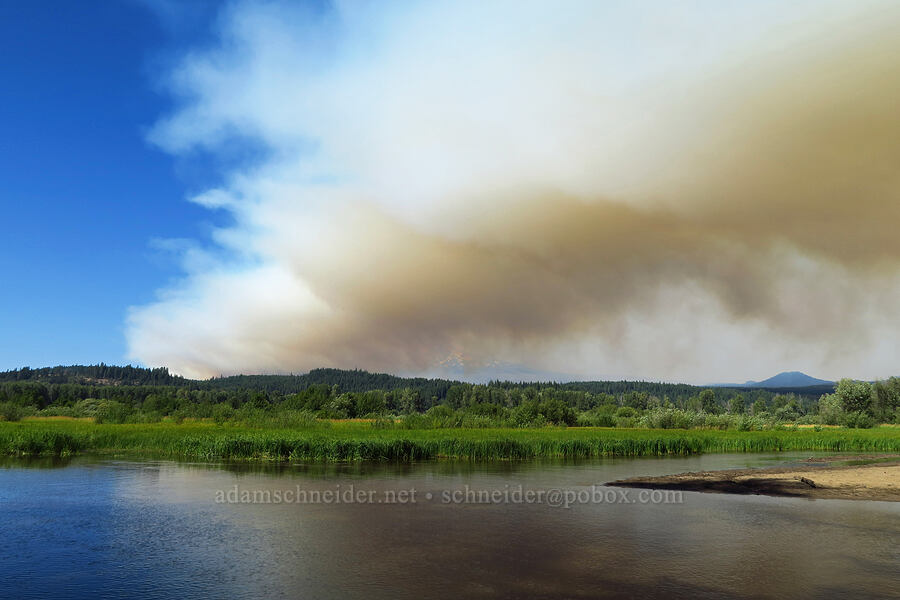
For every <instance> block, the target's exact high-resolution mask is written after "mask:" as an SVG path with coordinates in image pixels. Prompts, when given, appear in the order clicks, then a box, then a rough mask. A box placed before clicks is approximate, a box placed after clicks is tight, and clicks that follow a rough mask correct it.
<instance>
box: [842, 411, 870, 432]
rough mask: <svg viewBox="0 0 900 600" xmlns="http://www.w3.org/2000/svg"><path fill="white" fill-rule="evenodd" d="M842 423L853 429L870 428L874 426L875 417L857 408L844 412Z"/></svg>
mask: <svg viewBox="0 0 900 600" xmlns="http://www.w3.org/2000/svg"><path fill="white" fill-rule="evenodd" d="M844 424H845V425H846V426H847V427H852V428H853V429H871V428H872V427H874V426H875V419H873V418H872V416H871V415H869V414H868V413H865V412H863V411H861V410H857V411H853V412H848V413H847V414H846V416H845V417H844Z"/></svg>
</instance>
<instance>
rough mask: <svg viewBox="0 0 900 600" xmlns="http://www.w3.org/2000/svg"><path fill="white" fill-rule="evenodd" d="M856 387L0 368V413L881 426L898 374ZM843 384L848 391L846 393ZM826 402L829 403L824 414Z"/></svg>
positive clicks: (897, 391)
mask: <svg viewBox="0 0 900 600" xmlns="http://www.w3.org/2000/svg"><path fill="white" fill-rule="evenodd" d="M847 381H849V380H847ZM857 383H859V384H860V385H865V386H868V387H867V388H866V390H867V391H866V392H864V393H863V395H865V394H867V395H868V397H870V399H871V402H864V401H858V402H857V401H856V400H853V399H852V398H851V399H850V400H847V401H843V400H842V401H841V402H839V403H838V404H835V403H834V402H831V404H829V403H828V402H830V401H829V400H828V399H829V398H831V397H832V396H834V394H831V392H834V391H835V390H834V387H833V386H815V387H812V388H791V389H789V390H779V389H765V388H721V387H719V388H705V389H704V388H702V387H698V386H693V385H687V384H673V383H654V382H644V381H586V382H571V383H555V382H547V383H526V382H510V381H496V382H490V383H488V384H471V383H464V382H460V381H451V380H445V379H425V378H406V377H397V376H394V375H387V374H383V373H369V372H367V371H362V370H341V369H314V370H312V371H310V372H309V373H306V374H302V375H236V376H231V377H218V378H213V379H208V380H192V379H186V378H184V377H180V376H176V375H172V374H170V373H169V371H168V370H167V369H165V368H157V369H144V368H139V367H132V366H125V367H118V366H109V365H104V364H100V365H90V366H57V367H48V368H41V369H30V368H22V369H17V370H13V371H6V372H2V373H0V418H2V419H6V420H15V419H16V418H21V416H23V415H25V416H27V415H31V414H36V415H47V416H50V415H60V416H75V417H79V416H91V417H94V418H96V419H98V420H106V421H110V422H123V421H128V420H132V421H134V420H136V421H142V420H150V421H152V420H158V419H161V418H164V417H166V418H168V417H174V418H176V419H181V418H214V419H218V420H227V419H231V418H232V417H233V416H234V414H235V413H236V412H237V411H244V412H245V413H247V414H249V412H248V411H257V412H259V411H263V412H266V411H269V412H279V411H295V412H303V413H304V414H306V415H314V416H315V417H317V418H337V419H340V418H358V417H370V418H371V417H379V416H386V415H387V416H389V415H394V416H402V415H411V416H412V415H420V414H422V413H425V414H430V415H432V416H434V415H438V414H440V415H443V417H442V418H444V419H445V420H447V419H448V418H449V416H448V415H450V414H451V413H452V414H453V415H457V416H458V417H459V418H458V419H457V421H460V422H461V421H462V420H465V419H464V417H465V418H469V417H471V418H469V421H471V420H472V419H474V418H481V419H482V420H485V422H488V421H491V420H493V422H503V423H509V422H512V423H519V424H524V425H527V424H534V423H537V424H540V423H556V424H567V425H575V424H585V425H601V426H613V425H619V426H622V425H625V426H628V425H629V424H632V423H637V422H638V421H639V420H640V419H641V418H644V417H648V415H651V416H652V415H662V414H663V413H665V415H664V416H666V419H668V420H672V419H674V421H673V422H676V423H683V422H687V421H684V419H688V420H689V422H690V423H693V424H694V425H696V424H697V423H698V422H699V421H698V418H699V417H697V415H700V416H702V418H701V419H700V420H702V423H707V422H708V421H709V420H710V419H711V418H712V417H715V416H717V415H732V416H738V415H746V416H748V417H754V416H755V417H760V416H761V415H765V416H767V417H768V418H770V419H777V420H779V421H798V420H799V419H803V418H807V420H814V419H813V417H814V416H818V415H820V413H821V414H826V413H828V411H829V410H830V411H831V412H832V413H834V414H835V415H838V416H836V417H834V418H833V419H832V420H834V419H838V420H844V421H846V420H847V418H848V417H847V416H846V415H851V417H849V418H851V419H855V420H854V423H855V422H857V421H859V420H860V419H861V421H860V422H868V421H873V422H874V421H888V422H889V421H891V420H893V419H894V418H895V417H894V411H895V410H896V405H897V397H898V396H900V380H898V379H896V378H895V379H891V380H889V381H888V382H879V383H876V384H875V385H874V386H873V385H871V384H867V383H864V382H857ZM838 388H840V384H839V385H838ZM849 389H850V388H847V387H846V386H845V389H844V391H845V392H846V391H847V390H849ZM860 393H862V392H860ZM860 393H857V395H859V394H860ZM845 395H846V394H845ZM823 401H824V402H825V404H824V405H823ZM823 406H826V407H827V408H828V409H827V410H826V411H825V412H823V410H822V407H823ZM448 411H449V412H448ZM666 411H668V412H666ZM677 411H680V412H677ZM835 411H836V412H835ZM238 414H239V415H240V414H244V413H238ZM829 414H830V413H829ZM852 415H856V416H852ZM676 417H677V418H676ZM454 418H456V417H454ZM648 418H649V417H648ZM660 418H661V417H660ZM679 419H681V420H679ZM450 420H452V419H450ZM645 420H646V419H645ZM668 420H667V421H666V422H668ZM820 420H821V419H820ZM709 422H711V421H709Z"/></svg>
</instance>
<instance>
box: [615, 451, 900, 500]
mask: <svg viewBox="0 0 900 600" xmlns="http://www.w3.org/2000/svg"><path fill="white" fill-rule="evenodd" d="M855 463H862V464H855ZM607 485H611V486H617V487H632V488H653V489H665V490H681V491H686V492H708V493H719V494H755V495H765V496H786V497H797V498H811V499H841V500H880V501H886V502H900V455H887V456H868V457H859V456H854V457H829V458H828V459H809V460H807V461H804V463H803V464H802V465H800V466H797V467H779V468H768V469H732V470H727V471H701V472H697V473H679V474H676V475H666V476H663V477H634V478H630V479H624V480H620V481H613V482H611V483H609V484H607Z"/></svg>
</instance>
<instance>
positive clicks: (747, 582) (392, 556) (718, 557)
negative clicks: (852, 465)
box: [0, 454, 900, 598]
mask: <svg viewBox="0 0 900 600" xmlns="http://www.w3.org/2000/svg"><path fill="white" fill-rule="evenodd" d="M805 456H809V454H803V455H801V454H789V455H706V456H700V457H682V458H673V459H607V460H601V461H578V462H571V461H569V462H565V461H545V462H497V463H488V464H473V463H465V462H434V463H424V464H416V465H408V464H402V465H401V464H365V463H363V464H327V465H326V464H306V465H248V464H212V465H211V464H198V463H172V462H144V463H141V462H124V461H119V462H116V461H91V460H85V459H77V460H74V461H70V462H69V463H67V466H66V467H65V468H56V469H54V470H45V469H43V468H39V469H22V468H15V467H14V465H13V464H12V463H9V462H6V463H3V466H5V467H6V468H5V469H0V503H2V507H3V508H4V518H3V520H2V522H0V557H2V561H0V596H15V597H20V598H29V597H39V596H46V595H51V596H58V595H67V596H68V597H101V598H103V597H128V596H133V595H141V596H145V597H160V598H163V597H173V596H178V597H186V598H192V597H223V598H225V597H227V598H240V597H248V598H249V597H266V596H287V597H314V598H348V597H349V598H353V597H360V598H363V597H364V598H372V597H385V598H421V597H448V598H451V597H452V598H456V597H462V596H469V597H476V598H497V597H509V598H519V597H570V598H579V597H585V598H587V597H591V598H594V597H618V596H637V595H640V596H669V595H673V594H679V595H690V596H692V597H699V598H703V597H723V596H729V597H746V598H753V597H784V596H801V597H808V596H829V597H832V596H835V595H838V596H839V595H846V596H853V597H859V596H885V595H890V594H891V593H893V594H898V593H900V589H898V583H897V581H896V564H898V562H900V561H898V559H900V555H898V549H897V548H898V544H897V541H898V540H900V519H898V518H897V517H898V516H900V506H898V505H897V504H892V503H869V502H852V501H838V500H827V501H823V500H818V501H809V500H798V499H779V498H769V497H758V496H726V495H705V494H697V493H686V494H684V502H683V503H682V504H608V503H603V504H592V503H586V504H574V505H572V506H571V507H570V508H568V509H564V508H554V507H551V506H548V505H547V504H526V503H517V504H454V503H444V502H441V501H440V498H441V495H440V494H441V492H442V491H445V490H448V489H458V488H461V487H463V486H467V485H468V486H471V487H474V488H479V489H504V488H507V487H509V486H522V487H524V488H526V489H534V490H544V491H547V490H552V489H562V490H584V489H588V488H589V486H592V485H595V484H602V483H604V482H606V481H610V480H615V479H620V478H623V477H628V476H636V475H659V474H665V473H673V472H680V471H689V470H708V469H717V468H740V467H745V466H755V465H772V464H773V463H776V462H782V463H784V462H792V461H800V460H802V459H803V457H805ZM29 466H37V467H44V466H48V465H45V464H43V463H41V464H31V463H29ZM50 466H56V467H61V466H62V465H50ZM234 486H238V487H239V488H241V489H254V490H255V489H259V490H269V491H274V490H281V491H287V490H293V489H297V488H298V487H300V488H302V489H304V490H327V489H335V488H336V487H337V486H340V487H341V489H348V487H350V486H356V488H357V489H365V490H369V491H372V492H374V493H383V492H386V491H387V492H389V491H397V490H404V489H406V490H408V489H415V490H416V491H417V494H418V498H419V501H418V502H415V503H405V504H399V503H394V504H385V503H377V502H373V503H351V504H347V503H341V504H335V503H330V504H325V503H320V504H309V503H307V504H294V503H289V504H288V503H282V504H248V503H244V504H241V503H237V504H229V503H217V502H216V501H215V500H216V493H217V492H219V491H221V490H229V489H233V488H234ZM428 493H431V494H432V497H433V498H432V500H431V501H424V500H423V498H424V497H425V494H428ZM379 497H380V496H379ZM37 515H40V516H37Z"/></svg>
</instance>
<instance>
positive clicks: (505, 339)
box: [0, 0, 900, 382]
mask: <svg viewBox="0 0 900 600" xmlns="http://www.w3.org/2000/svg"><path fill="white" fill-rule="evenodd" d="M562 6H564V7H565V9H564V10H563V9H560V8H558V6H557V5H555V4H554V3H550V2H541V1H536V2H522V1H521V0H494V1H491V2H477V1H475V0H472V1H471V2H467V1H464V0H447V1H444V2H441V1H439V0H427V1H424V0H423V1H415V0H412V1H409V2H407V1H404V2H359V3H356V2H336V3H329V2H322V1H318V0H312V1H310V2H305V3H299V2H295V1H293V0H267V1H265V2H259V1H254V0H229V1H228V2H227V3H225V4H221V3H216V2H211V1H210V2H206V1H202V0H188V1H186V2H179V1H176V0H107V1H97V2H85V3H75V2H7V3H0V210H2V215H3V220H2V225H3V226H4V227H3V229H2V230H0V231H2V233H0V269H2V273H3V275H4V276H5V279H4V285H3V287H2V292H0V369H11V368H17V367H21V366H25V365H28V366H32V367H36V366H45V365H54V364H71V363H97V362H101V361H103V362H107V363H117V364H122V363H128V362H131V363H138V364H143V365H147V366H167V367H169V368H170V369H172V370H173V371H174V372H176V373H179V374H183V375H187V376H191V377H209V376H214V375H219V374H230V373H241V372H243V373H250V372H263V373H272V372H302V371H305V370H308V369H310V368H315V367H323V366H324V367H342V368H364V369H369V370H373V371H389V372H395V373H403V374H432V375H440V374H443V373H445V372H448V369H449V370H450V371H453V370H454V369H461V370H462V371H463V372H464V373H469V374H471V373H480V374H483V375H484V376H485V377H487V376H491V375H499V374H500V373H502V372H515V373H521V376H522V377H523V378H528V374H529V373H531V374H534V376H538V375H537V374H540V373H560V374H565V375H566V376H571V377H573V378H579V379H623V378H625V379H653V380H658V379H665V380H670V381H691V382H708V381H744V380H747V379H755V380H760V379H764V378H766V377H768V376H771V375H772V374H773V373H777V372H779V371H784V370H801V371H804V372H807V373H810V374H811V375H814V376H818V377H822V378H826V379H837V378H839V377H843V376H852V377H862V378H867V379H871V378H877V377H884V376H889V375H893V374H895V373H894V371H895V369H896V364H897V357H898V355H900V354H898V353H900V346H898V342H897V340H898V339H900V321H898V319H897V317H896V310H895V309H894V307H895V306H896V305H897V304H898V303H900V277H898V273H900V244H898V242H897V236H896V231H895V225H894V224H895V223H896V222H897V220H898V219H900V212H898V211H900V199H898V197H897V190H900V186H898V185H897V182H896V173H897V169H896V164H897V162H898V160H900V154H898V153H900V149H898V145H897V140H898V139H900V132H898V127H900V120H898V119H897V115H896V105H897V102H898V99H897V94H898V90H897V88H896V86H893V85H891V83H892V81H893V80H891V79H890V78H886V77H885V76H884V73H893V72H896V70H897V68H898V65H897V63H898V57H900V52H898V48H897V36H896V35H895V31H896V27H897V24H898V23H900V10H898V8H897V5H896V3H895V2H891V1H890V0H865V1H861V2H854V3H850V2H845V1H843V0H803V1H798V2H792V3H783V2H777V1H776V0H766V1H761V2H743V3H741V2H735V3H723V2H719V1H717V0H696V1H694V2H685V3H677V2H668V1H665V0H659V2H655V3H632V2H625V1H622V2H615V1H610V2H597V1H594V0H571V1H569V2H566V3H565V4H564V5H562ZM810 215H815V218H812V219H811V218H810ZM823 324H827V326H823Z"/></svg>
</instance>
